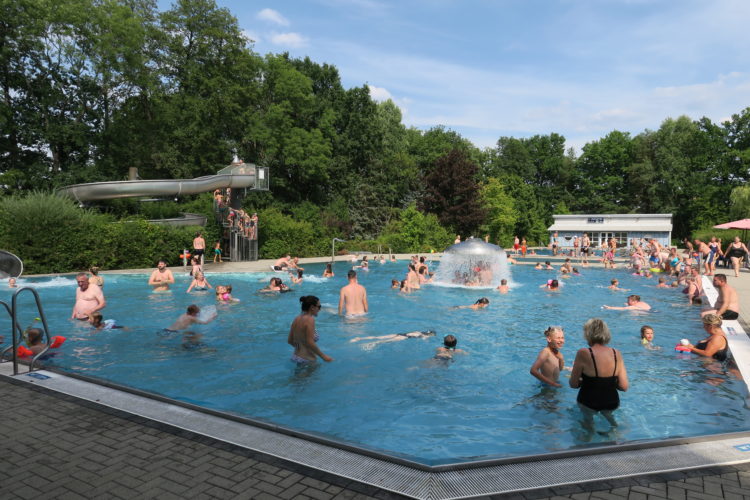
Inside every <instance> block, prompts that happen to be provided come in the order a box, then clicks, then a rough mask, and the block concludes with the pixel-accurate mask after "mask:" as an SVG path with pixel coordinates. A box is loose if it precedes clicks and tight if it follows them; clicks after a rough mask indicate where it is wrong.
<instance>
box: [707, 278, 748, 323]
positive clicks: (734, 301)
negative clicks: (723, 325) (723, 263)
mask: <svg viewBox="0 0 750 500" xmlns="http://www.w3.org/2000/svg"><path fill="white" fill-rule="evenodd" d="M713 283H714V286H715V287H716V289H717V290H718V291H719V298H718V299H716V303H715V304H714V309H708V310H706V311H703V312H702V313H701V317H703V316H706V315H707V314H716V315H717V316H719V317H721V319H729V320H732V319H737V318H739V317H740V314H739V310H740V299H739V296H738V295H737V290H735V289H734V288H732V287H731V286H729V284H727V275H726V274H721V273H719V274H717V275H716V276H714V280H713Z"/></svg>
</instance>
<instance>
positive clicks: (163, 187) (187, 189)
mask: <svg viewBox="0 0 750 500" xmlns="http://www.w3.org/2000/svg"><path fill="white" fill-rule="evenodd" d="M224 170H227V169H224ZM224 170H222V171H221V172H219V173H218V174H216V175H206V176H204V177H197V178H195V179H154V180H131V181H107V182H91V183H87V184H73V185H71V186H65V187H64V188H61V189H60V190H59V193H60V194H63V195H66V196H69V197H71V198H74V199H75V200H76V201H78V202H84V201H94V200H111V199H115V198H133V197H138V196H175V197H177V196H182V195H188V194H199V193H205V192H208V191H213V190H215V189H224V188H232V189H233V190H234V189H243V188H244V189H251V190H267V189H268V175H267V169H266V168H264V167H257V166H255V165H252V164H250V165H248V166H243V167H234V168H232V169H231V173H223V172H224Z"/></svg>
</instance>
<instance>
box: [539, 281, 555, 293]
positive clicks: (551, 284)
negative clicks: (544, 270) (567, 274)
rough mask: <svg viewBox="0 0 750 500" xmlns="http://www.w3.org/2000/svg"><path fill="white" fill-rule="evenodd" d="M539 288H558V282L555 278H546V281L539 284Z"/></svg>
mask: <svg viewBox="0 0 750 500" xmlns="http://www.w3.org/2000/svg"><path fill="white" fill-rule="evenodd" d="M539 288H546V289H547V290H555V291H559V290H560V282H559V281H557V280H547V283H545V284H543V285H540V286H539Z"/></svg>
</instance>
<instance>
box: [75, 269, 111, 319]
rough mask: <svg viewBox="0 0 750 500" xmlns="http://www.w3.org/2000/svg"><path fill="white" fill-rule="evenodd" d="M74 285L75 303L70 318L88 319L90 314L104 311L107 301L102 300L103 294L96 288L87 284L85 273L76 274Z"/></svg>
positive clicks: (87, 279) (87, 278)
mask: <svg viewBox="0 0 750 500" xmlns="http://www.w3.org/2000/svg"><path fill="white" fill-rule="evenodd" d="M76 283H78V289H77V290H76V303H75V305H74V306H73V313H72V314H71V315H70V317H71V318H75V319H81V320H84V319H88V318H89V314H91V313H92V312H94V311H99V310H101V309H104V307H105V306H106V305H107V301H106V300H104V293H103V292H102V289H101V288H99V287H98V286H96V285H90V284H89V277H88V275H87V274H86V273H78V274H77V275H76Z"/></svg>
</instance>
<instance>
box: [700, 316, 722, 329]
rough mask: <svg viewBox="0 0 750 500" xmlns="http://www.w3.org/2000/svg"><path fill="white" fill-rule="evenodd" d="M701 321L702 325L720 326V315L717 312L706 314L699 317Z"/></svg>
mask: <svg viewBox="0 0 750 500" xmlns="http://www.w3.org/2000/svg"><path fill="white" fill-rule="evenodd" d="M701 321H703V324H704V325H710V326H721V323H722V321H721V316H719V315H718V314H706V315H705V316H703V318H701Z"/></svg>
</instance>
